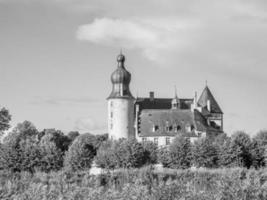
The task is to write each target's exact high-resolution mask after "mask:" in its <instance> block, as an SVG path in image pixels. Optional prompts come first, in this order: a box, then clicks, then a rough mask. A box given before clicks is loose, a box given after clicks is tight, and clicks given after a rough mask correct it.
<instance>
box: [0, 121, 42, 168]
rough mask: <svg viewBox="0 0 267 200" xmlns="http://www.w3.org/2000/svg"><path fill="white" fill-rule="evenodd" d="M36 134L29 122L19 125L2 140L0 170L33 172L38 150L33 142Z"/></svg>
mask: <svg viewBox="0 0 267 200" xmlns="http://www.w3.org/2000/svg"><path fill="white" fill-rule="evenodd" d="M37 134H38V131H37V129H36V128H35V126H34V125H33V124H32V123H31V122H29V121H24V122H23V123H19V124H18V125H17V126H16V127H15V128H14V129H13V130H12V132H10V133H9V134H8V135H7V136H6V138H4V143H3V144H2V148H1V151H0V166H1V167H0V168H3V169H8V170H11V171H23V170H29V171H31V172H33V170H34V168H35V167H37V165H38V162H37V160H38V159H39V148H38V145H37V144H36V140H35V137H36V135H37Z"/></svg>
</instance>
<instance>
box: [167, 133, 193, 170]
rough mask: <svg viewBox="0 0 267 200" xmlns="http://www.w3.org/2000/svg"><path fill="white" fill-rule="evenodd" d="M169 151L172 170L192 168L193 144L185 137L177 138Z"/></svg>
mask: <svg viewBox="0 0 267 200" xmlns="http://www.w3.org/2000/svg"><path fill="white" fill-rule="evenodd" d="M169 151H170V164H169V167H170V168H175V169H186V168H189V167H190V166H191V160H192V154H191V143H190V140H189V139H188V138H186V137H183V136H178V137H176V138H175V139H174V141H173V142H172V143H171V145H170V148H169Z"/></svg>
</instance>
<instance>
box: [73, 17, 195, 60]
mask: <svg viewBox="0 0 267 200" xmlns="http://www.w3.org/2000/svg"><path fill="white" fill-rule="evenodd" d="M195 27H196V23H188V22H185V21H182V20H178V19H177V18H150V19H142V20H141V19H136V18H135V19H111V18H101V19H95V20H94V21H93V22H92V23H90V24H85V25H82V26H80V27H79V29H78V31H77V38H78V39H79V40H86V41H89V42H92V43H96V44H101V45H108V46H116V47H118V48H119V47H122V48H126V49H140V50H141V51H142V53H143V54H144V55H145V56H146V57H147V58H148V59H150V60H159V59H160V53H161V52H162V51H170V50H173V49H177V48H181V47H183V46H185V45H187V44H188V41H186V37H185V35H187V34H189V32H190V29H191V30H192V28H195ZM186 31H187V33H185V32H186Z"/></svg>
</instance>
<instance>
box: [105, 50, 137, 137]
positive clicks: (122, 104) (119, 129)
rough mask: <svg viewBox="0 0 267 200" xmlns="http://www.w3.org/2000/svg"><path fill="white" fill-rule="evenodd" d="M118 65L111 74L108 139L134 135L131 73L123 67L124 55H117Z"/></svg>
mask: <svg viewBox="0 0 267 200" xmlns="http://www.w3.org/2000/svg"><path fill="white" fill-rule="evenodd" d="M117 61H118V67H117V69H116V70H115V71H114V72H113V73H112V75H111V82H112V92H111V94H110V95H109V97H108V98H107V100H108V134H109V138H110V139H114V140H117V139H120V138H130V137H134V136H135V135H134V101H135V99H134V97H133V96H132V94H131V92H130V88H129V84H130V81H131V74H130V73H129V72H128V71H127V70H126V69H125V67H124V62H125V56H124V55H122V54H121V53H120V55H118V57H117Z"/></svg>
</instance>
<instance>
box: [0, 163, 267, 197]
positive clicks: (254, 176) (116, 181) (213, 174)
mask: <svg viewBox="0 0 267 200" xmlns="http://www.w3.org/2000/svg"><path fill="white" fill-rule="evenodd" d="M266 186H267V172H266V169H265V170H263V169H261V170H257V171H256V170H246V169H238V168H237V169H227V170H225V169H220V170H218V169H217V170H195V171H191V170H168V171H163V172H158V171H155V170H151V169H148V168H145V169H144V168H141V169H131V170H120V171H117V172H114V173H107V174H101V175H99V176H91V175H89V173H88V172H85V171H79V172H69V171H68V172H65V171H60V172H57V173H55V172H51V173H40V172H38V173H35V174H33V175H32V174H29V173H9V172H6V171H0V199H18V200H35V199H81V200H83V199H84V200H85V199H89V200H90V199H91V200H102V199H147V200H155V199H158V200H159V199H161V200H165V199H166V200H167V199H188V200H195V199H200V200H202V199H203V200H204V199H205V200H214V199H218V200H228V199H229V200H230V199H235V200H244V199H249V200H265V199H267V187H266Z"/></svg>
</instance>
